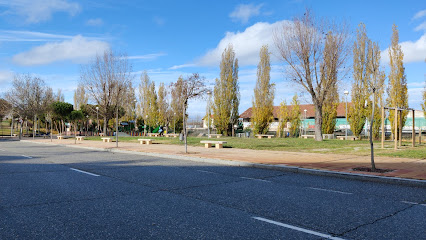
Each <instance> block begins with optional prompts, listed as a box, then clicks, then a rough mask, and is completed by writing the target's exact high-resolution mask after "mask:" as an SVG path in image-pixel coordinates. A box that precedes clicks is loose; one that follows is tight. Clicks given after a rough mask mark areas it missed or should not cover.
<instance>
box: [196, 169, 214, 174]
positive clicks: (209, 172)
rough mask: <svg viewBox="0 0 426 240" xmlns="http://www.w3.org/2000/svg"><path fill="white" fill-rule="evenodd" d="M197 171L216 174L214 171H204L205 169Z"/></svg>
mask: <svg viewBox="0 0 426 240" xmlns="http://www.w3.org/2000/svg"><path fill="white" fill-rule="evenodd" d="M197 171H198V172H202V173H210V174H216V173H215V172H210V171H205V170H197Z"/></svg>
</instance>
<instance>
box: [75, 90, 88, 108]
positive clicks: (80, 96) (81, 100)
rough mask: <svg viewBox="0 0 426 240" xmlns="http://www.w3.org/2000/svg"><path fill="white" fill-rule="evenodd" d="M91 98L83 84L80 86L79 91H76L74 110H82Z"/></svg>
mask: <svg viewBox="0 0 426 240" xmlns="http://www.w3.org/2000/svg"><path fill="white" fill-rule="evenodd" d="M88 100H89V98H88V97H87V94H86V91H85V90H84V86H83V85H82V84H78V86H77V89H75V90H74V109H75V110H80V109H81V106H82V105H85V104H87V101H88Z"/></svg>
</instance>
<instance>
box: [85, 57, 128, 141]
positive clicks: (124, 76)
mask: <svg viewBox="0 0 426 240" xmlns="http://www.w3.org/2000/svg"><path fill="white" fill-rule="evenodd" d="M132 80H133V75H132V66H131V64H130V63H129V62H128V58H127V56H126V55H123V54H116V53H114V52H112V51H111V50H107V51H105V52H104V53H103V54H102V55H97V56H96V58H95V59H94V60H93V61H92V62H91V63H89V64H88V65H83V66H82V67H81V73H80V84H82V85H84V86H85V89H86V91H87V93H88V94H89V98H90V99H91V100H92V101H93V102H94V103H95V104H97V105H98V106H99V113H100V115H101V116H103V118H104V127H103V132H104V133H106V131H107V124H108V121H109V120H110V119H111V118H112V117H113V115H114V112H115V114H116V116H117V117H118V108H119V107H120V106H121V105H122V104H123V101H124V99H125V95H126V93H127V90H128V88H129V86H130V84H131V82H132ZM116 129H118V119H117V126H116ZM117 135H118V131H117ZM117 144H118V142H117Z"/></svg>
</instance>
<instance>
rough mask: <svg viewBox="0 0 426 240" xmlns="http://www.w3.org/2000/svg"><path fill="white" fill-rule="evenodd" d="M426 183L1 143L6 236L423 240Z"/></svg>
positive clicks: (0, 208)
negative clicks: (425, 185) (420, 185)
mask: <svg viewBox="0 0 426 240" xmlns="http://www.w3.org/2000/svg"><path fill="white" fill-rule="evenodd" d="M425 219H426V189H425V188H416V187H407V186H400V185H392V184H382V183H374V182H363V181H354V180H348V179H340V178H333V177H321V176H313V175H305V174H296V173H288V172H280V171H272V170H265V169H255V168H243V167H230V166H223V165H214V164H210V163H201V162H194V161H185V160H177V159H165V158H158V157H149V156H141V155H136V154H125V153H110V152H103V151H96V150H89V149H81V148H71V147H62V146H54V145H43V144H34V143H24V142H18V141H0V239H233V238H235V239H425V236H426V220H425Z"/></svg>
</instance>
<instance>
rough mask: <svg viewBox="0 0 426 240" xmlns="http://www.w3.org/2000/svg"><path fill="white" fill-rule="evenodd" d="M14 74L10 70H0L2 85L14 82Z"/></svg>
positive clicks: (0, 82)
mask: <svg viewBox="0 0 426 240" xmlns="http://www.w3.org/2000/svg"><path fill="white" fill-rule="evenodd" d="M13 76H14V73H13V72H12V71H8V70H0V84H2V83H5V82H9V81H12V79H13Z"/></svg>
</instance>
